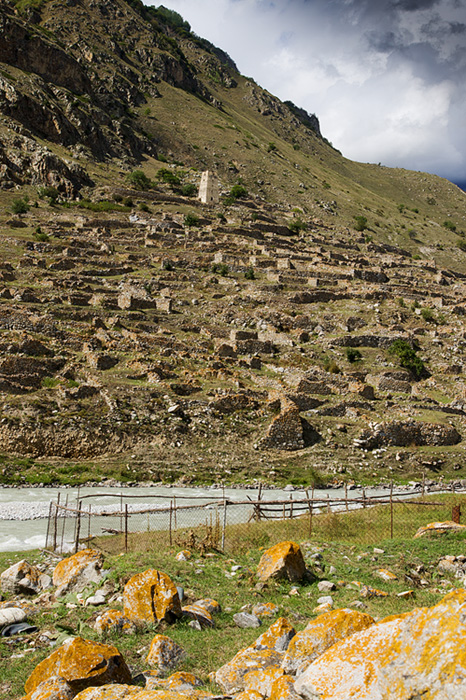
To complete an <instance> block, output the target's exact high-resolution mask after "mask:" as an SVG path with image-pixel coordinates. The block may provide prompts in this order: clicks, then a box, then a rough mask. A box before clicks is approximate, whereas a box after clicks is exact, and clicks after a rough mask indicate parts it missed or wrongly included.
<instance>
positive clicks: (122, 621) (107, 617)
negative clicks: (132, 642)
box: [94, 610, 136, 634]
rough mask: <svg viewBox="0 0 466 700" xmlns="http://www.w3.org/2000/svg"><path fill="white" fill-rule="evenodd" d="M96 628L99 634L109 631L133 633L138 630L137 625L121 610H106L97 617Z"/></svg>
mask: <svg viewBox="0 0 466 700" xmlns="http://www.w3.org/2000/svg"><path fill="white" fill-rule="evenodd" d="M94 629H95V630H96V631H97V632H99V634H106V633H108V632H117V633H121V632H123V633H124V634H131V633H132V632H135V631H136V625H135V624H134V622H131V620H128V618H127V617H126V616H125V615H123V613H122V612H121V610H106V611H105V612H104V613H102V615H99V616H98V617H97V618H96V621H95V624H94Z"/></svg>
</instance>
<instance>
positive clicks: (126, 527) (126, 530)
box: [125, 503, 128, 552]
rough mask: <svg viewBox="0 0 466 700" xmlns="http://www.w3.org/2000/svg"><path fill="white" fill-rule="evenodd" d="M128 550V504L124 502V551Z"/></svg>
mask: <svg viewBox="0 0 466 700" xmlns="http://www.w3.org/2000/svg"><path fill="white" fill-rule="evenodd" d="M127 551H128V504H127V503H125V552H127Z"/></svg>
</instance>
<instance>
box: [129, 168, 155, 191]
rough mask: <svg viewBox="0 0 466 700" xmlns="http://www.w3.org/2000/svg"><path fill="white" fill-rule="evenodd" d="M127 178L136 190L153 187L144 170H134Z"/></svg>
mask: <svg viewBox="0 0 466 700" xmlns="http://www.w3.org/2000/svg"><path fill="white" fill-rule="evenodd" d="M125 179H126V181H127V182H128V183H129V184H130V185H131V186H132V187H134V188H135V189H136V190H148V189H150V188H151V187H152V181H151V180H150V179H149V178H148V177H147V175H146V174H145V173H144V172H143V171H142V170H133V172H132V173H128V175H127V176H126V178H125Z"/></svg>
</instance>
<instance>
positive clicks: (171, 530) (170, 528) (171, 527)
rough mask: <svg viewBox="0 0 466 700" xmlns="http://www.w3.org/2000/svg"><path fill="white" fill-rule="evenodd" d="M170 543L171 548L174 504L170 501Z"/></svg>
mask: <svg viewBox="0 0 466 700" xmlns="http://www.w3.org/2000/svg"><path fill="white" fill-rule="evenodd" d="M169 538H170V539H169V541H170V547H171V546H172V502H171V501H170V519H169Z"/></svg>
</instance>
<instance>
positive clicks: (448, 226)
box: [443, 219, 456, 231]
mask: <svg viewBox="0 0 466 700" xmlns="http://www.w3.org/2000/svg"><path fill="white" fill-rule="evenodd" d="M443 225H444V227H445V228H446V229H448V231H456V226H455V224H454V223H453V221H450V220H449V219H447V221H444V222H443Z"/></svg>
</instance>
